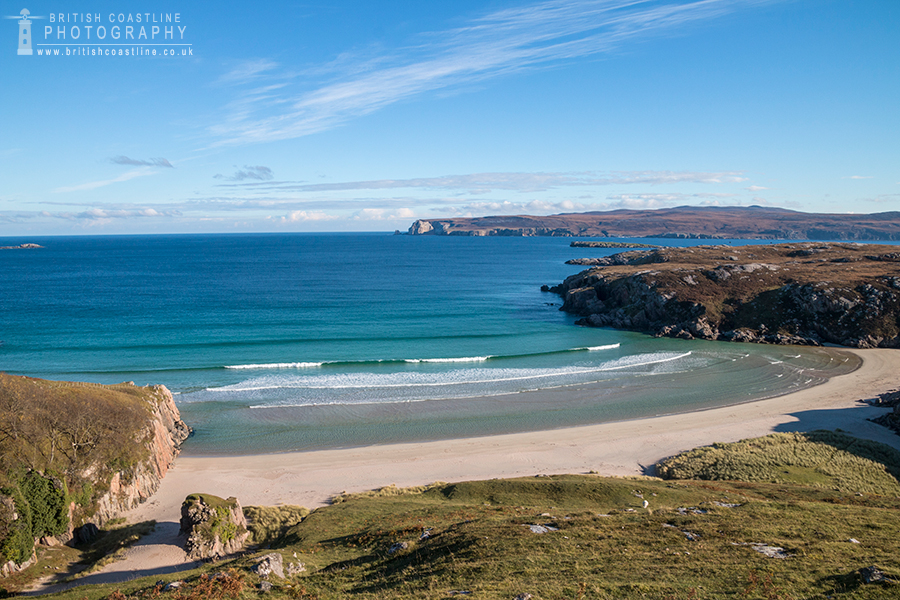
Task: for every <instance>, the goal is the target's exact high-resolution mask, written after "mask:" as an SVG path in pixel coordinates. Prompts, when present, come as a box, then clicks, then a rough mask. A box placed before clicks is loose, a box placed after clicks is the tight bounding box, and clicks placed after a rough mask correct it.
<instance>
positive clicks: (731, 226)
mask: <svg viewBox="0 0 900 600" xmlns="http://www.w3.org/2000/svg"><path fill="white" fill-rule="evenodd" d="M409 234H410V235H467V236H494V235H497V236H577V237H626V238H627V237H649V238H675V239H771V240H900V212H885V213H875V214H870V215H855V214H854V215H851V214H813V213H803V212H797V211H792V210H785V209H782V208H770V207H764V206H733V207H711V206H710V207H696V206H679V207H676V208H668V209H660V210H611V211H602V212H587V213H571V214H560V215H548V216H528V215H513V216H490V217H476V218H457V219H423V220H419V221H416V222H415V223H413V224H412V226H411V227H410V228H409Z"/></svg>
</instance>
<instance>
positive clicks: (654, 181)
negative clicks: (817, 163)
mask: <svg viewBox="0 0 900 600" xmlns="http://www.w3.org/2000/svg"><path fill="white" fill-rule="evenodd" d="M245 168H246V167H245ZM220 178H221V176H220ZM742 181H746V177H744V176H743V172H742V171H718V172H702V171H612V172H608V173H599V172H593V171H589V172H581V173H552V172H551V173H541V172H538V173H503V172H500V173H471V174H466V175H445V176H441V177H418V178H413V179H376V180H371V181H345V182H337V183H312V184H306V183H295V182H277V181H273V182H271V183H257V182H250V183H236V184H222V187H240V188H244V189H248V188H250V189H253V190H256V191H263V190H264V191H270V192H335V191H347V190H387V189H400V188H420V189H439V190H461V191H463V192H465V193H467V194H485V193H489V192H492V191H494V190H508V191H515V192H543V191H547V190H551V189H555V188H561V187H571V186H594V185H638V184H643V185H651V186H653V185H668V184H678V183H702V184H719V183H739V182H742Z"/></svg>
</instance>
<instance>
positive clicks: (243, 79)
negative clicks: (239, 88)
mask: <svg viewBox="0 0 900 600" xmlns="http://www.w3.org/2000/svg"><path fill="white" fill-rule="evenodd" d="M277 67H278V63H276V62H274V61H271V60H268V59H256V60H245V61H242V62H240V63H239V64H238V65H237V66H235V67H234V68H233V69H231V71H229V72H227V73H225V74H224V75H222V76H221V77H219V79H218V81H217V83H222V84H228V85H234V84H241V83H247V82H248V81H253V80H256V79H259V77H260V76H261V75H262V74H263V73H266V72H268V71H272V70H274V69H275V68H277Z"/></svg>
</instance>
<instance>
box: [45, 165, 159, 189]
mask: <svg viewBox="0 0 900 600" xmlns="http://www.w3.org/2000/svg"><path fill="white" fill-rule="evenodd" d="M157 172H158V171H154V170H153V169H149V168H143V169H136V170H134V171H128V172H127V173H122V174H121V175H119V176H118V177H116V178H114V179H104V180H102V181H91V182H89V183H82V184H80V185H73V186H68V187H60V188H56V189H55V190H53V192H54V193H56V194H64V193H67V192H83V191H89V190H96V189H97V188H101V187H105V186H107V185H112V184H113V183H121V182H123V181H129V180H131V179H134V178H135V177H146V176H147V175H154V174H156V173H157Z"/></svg>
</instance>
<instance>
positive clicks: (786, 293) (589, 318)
mask: <svg viewBox="0 0 900 600" xmlns="http://www.w3.org/2000/svg"><path fill="white" fill-rule="evenodd" d="M589 262H590V263H591V264H593V265H595V266H593V267H592V268H590V269H588V270H586V271H582V272H581V273H578V274H577V275H573V276H571V277H569V278H567V279H566V280H565V281H564V282H563V283H562V284H560V285H557V286H554V287H552V288H550V287H547V286H545V287H544V288H543V289H544V290H545V291H551V292H555V293H557V294H559V295H561V296H562V297H563V299H564V303H563V306H562V308H561V310H564V311H566V312H570V313H573V314H577V315H581V316H582V317H583V318H582V319H581V320H579V321H578V323H579V324H582V325H589V326H595V327H614V328H618V329H627V330H633V331H641V332H646V333H650V334H653V335H657V336H668V337H678V338H685V339H692V338H701V339H707V340H731V341H741V342H764V343H773V344H805V345H820V344H823V343H834V344H840V345H844V346H851V347H856V348H876V347H881V348H896V347H898V346H900V248H897V247H896V246H886V245H873V244H847V243H793V244H776V245H759V246H739V247H732V246H696V247H693V248H659V249H655V250H635V251H631V252H622V253H619V254H616V255H613V256H610V257H605V258H599V259H590V260H589Z"/></svg>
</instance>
